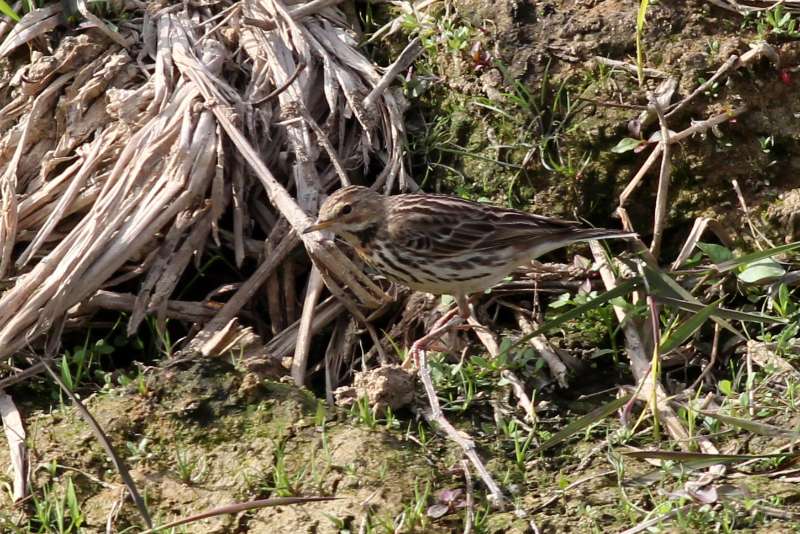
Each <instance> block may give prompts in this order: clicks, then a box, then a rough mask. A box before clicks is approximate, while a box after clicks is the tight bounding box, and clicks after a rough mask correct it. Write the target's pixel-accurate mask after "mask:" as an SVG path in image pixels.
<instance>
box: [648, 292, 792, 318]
mask: <svg viewBox="0 0 800 534" xmlns="http://www.w3.org/2000/svg"><path fill="white" fill-rule="evenodd" d="M653 298H655V299H656V300H657V301H658V302H660V303H661V304H666V305H667V306H674V307H676V308H680V309H681V310H685V311H690V312H699V311H700V310H702V309H703V305H702V304H697V303H694V302H689V301H688V300H683V299H679V298H673V297H665V296H658V295H655V296H654V297H653ZM712 315H714V316H717V317H724V318H725V319H731V320H733V321H743V322H750V323H773V324H785V323H787V322H788V319H784V318H783V317H775V316H773V315H763V314H760V313H747V312H741V311H737V310H729V309H727V308H717V310H716V311H715V312H714V313H713V314H712Z"/></svg>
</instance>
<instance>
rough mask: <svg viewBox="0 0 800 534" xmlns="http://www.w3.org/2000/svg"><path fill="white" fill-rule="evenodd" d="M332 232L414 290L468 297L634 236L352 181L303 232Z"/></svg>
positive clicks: (464, 308) (463, 306)
mask: <svg viewBox="0 0 800 534" xmlns="http://www.w3.org/2000/svg"><path fill="white" fill-rule="evenodd" d="M324 229H327V230H330V231H332V232H333V233H334V234H336V235H338V236H340V237H342V238H343V239H344V240H345V241H347V242H348V243H349V244H350V245H351V246H353V247H354V248H355V249H356V251H357V252H358V253H359V255H360V256H361V257H363V258H364V259H365V260H366V261H367V262H368V263H369V264H371V265H372V266H373V267H375V268H376V269H377V270H378V271H380V272H381V274H383V275H385V276H386V277H387V278H389V279H391V280H393V281H395V282H399V283H401V284H404V285H406V286H408V287H410V288H411V289H415V290H418V291H425V292H428V293H435V294H448V295H453V296H454V297H455V299H456V302H457V303H458V306H459V309H460V311H461V314H462V315H463V316H465V317H466V316H468V315H469V307H468V305H467V296H468V295H469V294H471V293H476V292H480V291H484V290H486V289H488V288H490V287H492V286H493V285H495V284H497V283H498V282H500V281H501V280H503V279H504V278H505V277H506V276H508V275H509V274H510V273H511V272H512V271H513V270H514V269H515V268H517V267H519V266H520V265H523V264H525V263H526V262H529V261H531V260H533V259H535V258H537V257H539V256H541V255H542V254H545V253H547V252H550V251H551V250H555V249H558V248H561V247H564V246H566V245H569V244H570V243H575V242H578V241H587V240H592V239H609V238H618V237H629V236H632V235H635V234H631V233H626V232H621V231H619V230H606V229H602V228H585V227H582V226H580V224H579V223H576V222H572V221H563V220H560V219H553V218H550V217H542V216H540V215H533V214H530V213H525V212H523V211H517V210H512V209H507V208H499V207H496V206H491V205H488V204H481V203H478V202H471V201H469V200H463V199H461V198H457V197H450V196H444V195H427V194H414V195H394V196H384V195H381V194H379V193H376V192H375V191H372V190H371V189H369V188H366V187H361V186H348V187H345V188H343V189H340V190H338V191H336V192H335V193H333V194H332V195H331V196H330V197H328V198H327V200H325V202H324V203H323V205H322V207H321V208H320V210H319V217H318V218H317V222H316V223H315V224H313V225H312V226H309V227H308V228H306V229H305V231H304V233H308V232H313V231H315V230H324Z"/></svg>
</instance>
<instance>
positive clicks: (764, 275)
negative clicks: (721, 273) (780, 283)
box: [736, 258, 786, 284]
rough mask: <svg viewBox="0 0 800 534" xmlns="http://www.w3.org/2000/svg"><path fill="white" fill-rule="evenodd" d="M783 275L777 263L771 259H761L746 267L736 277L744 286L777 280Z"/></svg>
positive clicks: (783, 271) (781, 268)
mask: <svg viewBox="0 0 800 534" xmlns="http://www.w3.org/2000/svg"><path fill="white" fill-rule="evenodd" d="M784 274H786V271H785V270H784V268H783V267H781V265H780V264H779V263H778V262H777V261H775V260H773V259H772V258H762V259H760V260H758V261H756V262H753V263H751V264H749V265H747V266H746V267H745V268H744V270H743V271H742V272H740V273H739V274H737V275H736V276H737V277H738V278H739V280H741V281H742V282H744V283H746V284H755V283H757V282H761V281H763V280H769V279H772V278H779V277H781V276H783V275H784Z"/></svg>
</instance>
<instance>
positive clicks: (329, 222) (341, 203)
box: [303, 185, 386, 236]
mask: <svg viewBox="0 0 800 534" xmlns="http://www.w3.org/2000/svg"><path fill="white" fill-rule="evenodd" d="M384 200H385V199H384V198H383V196H382V195H381V194H380V193H376V192H375V191H373V190H372V189H369V188H368V187H362V186H360V185H350V186H347V187H344V188H342V189H339V190H338V191H336V192H335V193H333V194H332V195H331V196H329V197H328V198H327V199H326V200H325V202H323V204H322V207H320V209H319V216H318V217H317V222H316V223H314V224H312V225H311V226H309V227H308V228H306V229H305V230H304V231H303V233H304V234H307V233H309V232H315V231H317V230H326V229H327V230H330V231H332V232H333V233H335V234H339V235H343V236H347V234H353V233H358V232H361V231H363V230H366V229H368V228H371V227H373V226H375V225H377V224H380V223H381V221H383V220H384V219H385V217H386V215H385V211H386V210H385V206H384Z"/></svg>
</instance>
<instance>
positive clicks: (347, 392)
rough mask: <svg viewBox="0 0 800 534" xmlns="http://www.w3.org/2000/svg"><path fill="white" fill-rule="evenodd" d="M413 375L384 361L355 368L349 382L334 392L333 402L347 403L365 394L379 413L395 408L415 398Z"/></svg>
mask: <svg viewBox="0 0 800 534" xmlns="http://www.w3.org/2000/svg"><path fill="white" fill-rule="evenodd" d="M414 384H415V376H414V374H412V373H411V372H409V371H408V370H406V369H403V368H402V367H401V366H399V365H385V366H381V367H377V368H375V369H368V370H366V371H363V372H358V373H356V374H355V377H354V378H353V385H352V386H345V387H341V388H339V389H337V390H336V391H335V392H334V395H335V396H336V404H338V405H339V406H350V405H352V404H354V403H355V402H356V401H358V399H360V398H366V399H367V402H368V403H369V406H371V407H372V409H373V410H375V412H376V413H377V414H379V415H383V414H385V413H386V409H387V408H390V409H391V410H392V411H395V412H396V411H397V410H399V409H400V408H403V407H405V406H407V405H409V404H411V402H412V401H413V400H414Z"/></svg>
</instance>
